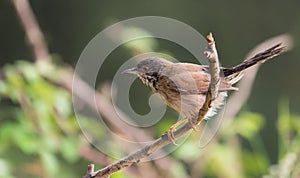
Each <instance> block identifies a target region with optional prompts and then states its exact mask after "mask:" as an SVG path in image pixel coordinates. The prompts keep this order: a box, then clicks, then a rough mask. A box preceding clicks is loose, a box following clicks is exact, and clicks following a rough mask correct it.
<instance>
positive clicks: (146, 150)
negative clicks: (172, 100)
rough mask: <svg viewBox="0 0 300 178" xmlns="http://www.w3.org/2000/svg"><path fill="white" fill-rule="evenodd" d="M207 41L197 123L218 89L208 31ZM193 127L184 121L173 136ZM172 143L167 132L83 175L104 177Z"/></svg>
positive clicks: (217, 67) (87, 177)
mask: <svg viewBox="0 0 300 178" xmlns="http://www.w3.org/2000/svg"><path fill="white" fill-rule="evenodd" d="M207 41H208V47H207V49H206V50H205V51H204V54H205V56H206V57H207V58H208V59H209V63H210V69H211V70H210V72H211V76H212V77H211V82H210V86H209V90H208V93H207V95H206V99H205V102H204V104H203V106H202V108H201V109H200V110H199V117H198V118H197V122H196V123H199V122H200V121H201V120H202V119H203V118H204V116H205V115H206V113H207V112H208V110H209V109H210V107H211V106H210V105H211V102H212V101H213V100H214V99H215V98H216V97H217V91H218V84H219V72H220V68H219V61H218V54H217V50H216V47H215V42H214V39H213V37H212V34H211V33H210V34H209V35H208V36H207ZM192 128H193V126H192V125H191V124H189V123H186V124H185V125H184V126H183V127H181V128H179V129H178V130H176V131H175V132H174V138H175V139H178V138H179V137H181V136H183V135H185V134H186V133H187V132H188V131H190V130H191V129H192ZM170 143H172V141H171V140H169V138H168V135H167V133H165V134H163V135H162V136H161V137H160V138H159V139H157V140H155V141H154V142H153V143H151V144H149V145H147V146H145V147H143V148H141V149H139V150H137V151H136V152H134V153H132V154H130V155H128V156H126V157H124V158H122V159H120V160H119V161H117V162H115V163H113V164H111V165H108V166H107V167H105V168H103V169H101V170H99V171H96V172H94V171H93V170H92V169H91V167H93V165H92V164H91V165H89V166H88V172H87V174H86V175H85V176H84V178H106V177H109V176H110V175H111V174H113V173H115V172H117V171H119V170H121V169H123V168H126V167H128V166H131V165H132V164H134V163H138V162H139V161H140V160H141V159H143V158H145V157H147V156H149V155H151V154H152V153H154V152H155V151H157V150H158V149H160V148H162V147H164V146H166V145H168V144H170Z"/></svg>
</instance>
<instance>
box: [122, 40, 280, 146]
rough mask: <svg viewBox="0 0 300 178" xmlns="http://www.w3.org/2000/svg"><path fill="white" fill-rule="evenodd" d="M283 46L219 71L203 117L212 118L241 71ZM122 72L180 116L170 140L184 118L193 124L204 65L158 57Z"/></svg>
mask: <svg viewBox="0 0 300 178" xmlns="http://www.w3.org/2000/svg"><path fill="white" fill-rule="evenodd" d="M284 49H285V47H282V46H281V44H277V45H275V46H273V47H271V48H269V49H267V50H265V51H264V52H261V53H258V54H257V55H255V56H254V57H252V58H250V59H247V60H245V61H243V62H242V63H240V64H239V65H236V66H234V67H232V68H221V70H222V71H223V72H221V74H222V76H220V80H221V81H220V86H219V93H218V96H217V98H216V99H215V100H214V101H213V102H212V107H211V109H210V110H209V112H208V114H207V115H206V116H205V118H206V119H207V118H209V117H211V116H213V115H214V114H215V112H216V109H217V108H219V107H220V106H222V105H223V104H224V99H225V97H226V96H227V91H232V90H237V88H236V87H233V86H232V85H233V84H235V83H236V82H238V81H239V80H240V79H241V77H242V76H243V71H244V70H245V69H247V68H248V67H251V66H253V65H255V64H257V63H262V62H265V61H266V60H268V59H271V58H273V57H274V56H277V55H279V54H280V53H282V52H283V51H284ZM124 73H128V74H135V75H137V76H138V77H139V78H140V79H141V80H142V82H143V83H144V84H145V85H147V86H150V87H151V89H152V90H153V91H154V92H156V93H158V94H159V95H160V96H161V97H162V99H163V100H164V101H165V102H166V103H167V105H168V106H170V107H171V108H173V109H175V110H176V111H177V112H178V113H181V114H182V115H183V116H184V118H183V119H181V120H179V121H178V122H177V123H175V124H174V125H173V126H171V128H170V131H169V132H168V135H169V136H171V137H170V139H171V140H172V141H174V138H172V135H173V131H174V130H175V129H176V127H178V126H179V125H180V124H181V123H183V122H184V121H185V120H187V119H188V121H189V122H191V123H192V124H193V121H194V120H195V119H196V118H197V117H198V112H199V109H200V108H201V107H202V105H203V103H204V101H205V97H206V93H207V91H208V88H209V84H210V72H209V68H208V66H205V65H197V64H191V63H173V62H170V61H167V60H166V59H163V58H159V57H151V58H146V59H144V60H142V61H140V62H139V63H138V64H137V65H136V67H134V68H131V69H127V70H125V71H124Z"/></svg>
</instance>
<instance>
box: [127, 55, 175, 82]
mask: <svg viewBox="0 0 300 178" xmlns="http://www.w3.org/2000/svg"><path fill="white" fill-rule="evenodd" d="M168 64H172V62H170V61H167V60H165V59H163V58H159V57H151V58H146V59H143V60H142V61H140V62H139V63H138V64H137V65H136V66H135V67H133V68H130V69H126V70H125V71H123V73H126V74H134V75H137V76H138V77H139V78H140V79H141V80H142V82H143V83H144V84H146V85H148V86H151V87H155V86H154V85H155V82H156V81H157V79H158V77H159V74H160V72H161V71H162V70H163V69H164V67H165V66H166V65H168Z"/></svg>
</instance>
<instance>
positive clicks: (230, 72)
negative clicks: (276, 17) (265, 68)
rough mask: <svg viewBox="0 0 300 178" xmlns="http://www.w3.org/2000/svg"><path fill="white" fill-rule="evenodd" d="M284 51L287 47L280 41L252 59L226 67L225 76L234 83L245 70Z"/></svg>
mask: <svg viewBox="0 0 300 178" xmlns="http://www.w3.org/2000/svg"><path fill="white" fill-rule="evenodd" d="M284 51H285V47H284V46H282V45H281V43H279V44H277V45H275V46H273V47H271V48H269V49H267V50H265V51H264V52H261V53H258V54H256V55H255V56H254V57H252V58H250V59H246V60H245V61H243V62H242V63H240V64H239V65H236V66H234V67H232V68H224V69H223V72H224V76H225V78H227V79H228V81H230V83H231V84H234V83H236V82H238V81H239V80H240V79H241V78H242V76H243V70H245V69H247V68H249V67H251V66H253V65H255V64H257V63H263V62H265V61H267V60H269V59H271V58H273V57H275V56H277V55H279V54H280V53H282V52H284Z"/></svg>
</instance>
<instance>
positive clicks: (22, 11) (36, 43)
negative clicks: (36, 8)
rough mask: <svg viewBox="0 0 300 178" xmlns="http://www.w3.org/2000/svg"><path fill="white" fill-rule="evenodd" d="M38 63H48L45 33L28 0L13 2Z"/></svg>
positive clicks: (15, 0)
mask: <svg viewBox="0 0 300 178" xmlns="http://www.w3.org/2000/svg"><path fill="white" fill-rule="evenodd" d="M12 3H13V5H14V7H15V9H16V12H17V15H18V17H19V19H20V22H21V24H22V27H23V28H24V31H25V35H26V37H27V39H28V42H29V45H30V47H31V49H32V51H33V54H34V58H35V60H36V61H48V60H49V51H48V47H47V44H46V42H45V38H44V35H43V33H42V32H41V30H40V27H39V25H38V23H37V21H36V19H35V16H34V13H33V11H32V9H31V7H30V4H29V2H28V1H27V0H12Z"/></svg>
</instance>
